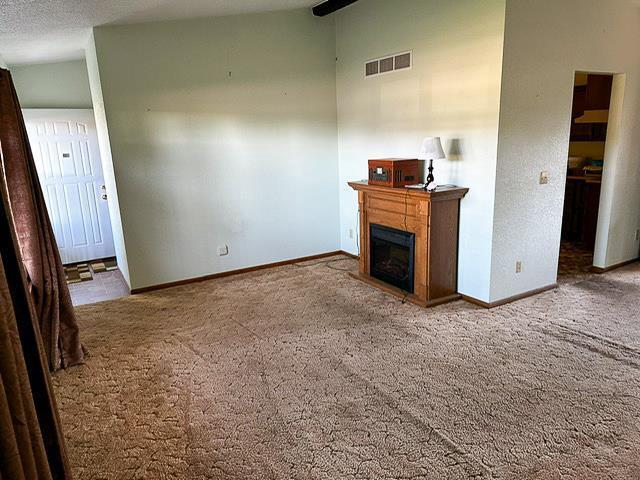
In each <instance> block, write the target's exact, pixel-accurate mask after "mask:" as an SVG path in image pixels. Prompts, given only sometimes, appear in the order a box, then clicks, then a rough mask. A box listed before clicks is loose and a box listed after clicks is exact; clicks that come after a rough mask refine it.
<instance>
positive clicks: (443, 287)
mask: <svg viewBox="0 0 640 480" xmlns="http://www.w3.org/2000/svg"><path fill="white" fill-rule="evenodd" d="M349 186H350V187H351V188H353V189H354V190H356V191H357V192H358V203H359V210H360V245H361V252H360V268H359V273H358V275H355V276H356V278H358V279H360V280H363V281H365V282H367V283H369V284H372V285H375V286H377V287H380V288H382V289H383V290H385V291H387V292H389V293H392V294H394V295H396V296H398V297H401V298H403V299H406V300H408V301H411V302H413V303H416V304H418V305H421V306H426V307H428V306H434V305H439V304H441V303H445V302H448V301H452V300H456V299H458V298H460V295H459V294H458V293H457V281H458V277H457V274H458V272H457V270H458V223H459V215H460V200H461V199H462V198H463V197H464V196H465V195H466V194H467V192H468V191H469V190H468V189H467V188H461V187H442V188H438V189H437V190H436V191H433V192H427V191H424V190H419V189H412V188H390V187H382V186H377V185H369V184H368V182H366V181H360V182H349ZM371 225H381V226H384V227H390V228H393V229H396V230H401V231H404V232H410V233H413V234H414V235H415V237H414V238H415V248H414V258H413V266H414V268H413V271H414V281H413V289H414V291H413V292H412V293H408V292H404V291H402V290H400V289H398V288H396V287H394V286H392V285H388V284H386V283H384V282H382V281H381V280H379V279H377V278H373V277H372V276H371V238H370V236H371Z"/></svg>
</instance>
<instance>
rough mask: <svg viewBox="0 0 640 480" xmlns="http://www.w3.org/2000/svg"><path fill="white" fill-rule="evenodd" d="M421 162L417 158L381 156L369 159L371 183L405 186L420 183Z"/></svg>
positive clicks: (385, 185) (394, 186)
mask: <svg viewBox="0 0 640 480" xmlns="http://www.w3.org/2000/svg"><path fill="white" fill-rule="evenodd" d="M421 181H422V179H421V178H420V162H419V161H418V160H416V159H406V158H381V159H379V160H369V185H382V186H384V187H393V188H396V187H404V186H405V185H414V184H416V183H420V182H421Z"/></svg>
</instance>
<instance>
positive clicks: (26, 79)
mask: <svg viewBox="0 0 640 480" xmlns="http://www.w3.org/2000/svg"><path fill="white" fill-rule="evenodd" d="M10 68H11V76H12V77H13V83H14V85H15V87H16V92H17V93H18V99H19V100H20V106H21V107H22V108H92V103H91V91H90V90H89V78H88V75H87V65H86V63H85V61H84V60H74V61H70V62H59V63H44V64H37V65H14V66H11V67H10Z"/></svg>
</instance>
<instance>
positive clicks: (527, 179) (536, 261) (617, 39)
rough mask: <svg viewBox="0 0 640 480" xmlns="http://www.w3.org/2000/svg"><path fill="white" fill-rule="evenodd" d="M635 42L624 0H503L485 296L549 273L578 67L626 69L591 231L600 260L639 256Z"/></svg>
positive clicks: (637, 15) (527, 285)
mask: <svg viewBox="0 0 640 480" xmlns="http://www.w3.org/2000/svg"><path fill="white" fill-rule="evenodd" d="M637 45H640V11H639V9H638V6H637V4H634V3H633V2H630V1H628V0H608V1H607V2H606V5H605V2H602V1H601V0H563V1H561V2H559V1H557V0H535V1H532V0H508V2H507V9H506V27H505V49H504V65H503V83H502V99H501V111H500V135H499V148H498V168H497V180H496V199H495V201H496V210H495V225H494V241H493V255H492V257H493V258H492V276H491V300H492V301H496V300H499V299H503V298H506V297H509V296H512V295H516V294H519V293H522V292H526V291H529V290H533V289H537V288H541V287H544V286H546V285H550V284H553V283H554V282H555V281H556V272H557V264H558V250H559V244H560V229H561V223H562V204H563V198H564V187H565V178H566V165H567V153H568V139H569V129H570V112H571V102H572V92H573V81H574V73H575V71H576V70H578V71H586V72H605V73H624V74H626V81H625V83H626V85H625V88H624V105H623V107H622V111H621V117H620V121H619V124H620V128H619V131H618V132H617V134H616V137H617V138H618V139H619V145H618V146H617V148H616V149H615V150H611V151H608V152H607V154H606V162H605V171H604V176H603V195H602V198H601V208H600V219H599V226H601V227H602V226H605V229H606V226H607V225H608V226H610V230H609V233H608V235H607V234H606V233H602V232H600V233H599V235H598V246H597V248H598V249H599V250H600V251H603V250H604V251H606V255H604V257H605V258H604V261H603V259H602V258H600V260H599V261H601V262H603V264H602V265H600V266H608V265H613V264H616V263H619V262H622V261H625V260H629V259H633V258H636V257H637V256H638V248H639V245H638V242H637V241H636V240H635V231H636V229H638V228H640V182H638V178H639V175H640V121H639V119H638V112H639V111H640V61H638V54H637V48H636V46H637ZM611 140H612V137H610V138H609V139H608V143H609V142H610V141H611ZM608 147H609V145H608ZM543 170H546V171H549V172H550V179H551V181H550V183H549V184H548V185H539V184H538V180H539V175H540V172H541V171H543ZM605 231H606V230H605ZM602 242H605V243H606V245H604V246H603V245H602ZM517 260H521V261H523V262H524V264H523V268H524V269H523V272H522V273H521V274H516V273H515V263H516V261H517Z"/></svg>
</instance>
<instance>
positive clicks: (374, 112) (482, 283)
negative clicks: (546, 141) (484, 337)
mask: <svg viewBox="0 0 640 480" xmlns="http://www.w3.org/2000/svg"><path fill="white" fill-rule="evenodd" d="M504 16H505V0H483V1H478V0H455V1H451V0H403V1H401V2H399V1H393V2H392V1H389V0H360V1H359V2H358V3H356V4H354V5H353V6H351V7H349V8H346V9H345V10H343V11H341V12H339V13H338V14H337V16H336V29H337V56H338V63H337V89H338V132H339V152H340V178H339V182H340V201H341V205H340V210H341V245H342V248H343V249H344V250H348V251H350V252H352V253H356V252H357V244H356V238H357V235H354V237H355V238H351V237H350V236H349V230H353V231H356V229H357V226H358V215H357V208H358V202H357V196H356V194H355V192H353V190H351V189H350V188H349V187H348V186H347V181H349V180H355V179H361V178H366V177H367V159H369V158H385V157H387V158H388V157H405V158H416V156H417V155H418V152H419V149H420V145H421V142H422V139H423V138H424V137H425V136H441V137H442V140H443V145H444V147H445V150H446V152H447V154H448V158H447V159H446V160H443V161H438V162H436V165H435V168H436V171H435V173H436V180H437V182H438V183H440V184H447V183H454V184H457V185H461V186H465V187H469V188H470V191H469V194H468V195H467V197H466V198H465V199H464V200H463V201H462V213H461V218H460V249H459V251H460V255H459V289H460V292H462V293H464V294H467V295H470V296H473V297H476V298H479V299H482V300H485V301H486V300H488V299H489V278H490V275H491V239H492V224H493V209H494V188H495V171H496V157H497V144H498V119H499V111H500V87H501V71H502V69H501V67H502V48H503V38H504ZM407 50H413V53H414V66H413V69H412V70H407V71H402V72H395V73H392V74H388V75H382V76H379V77H374V78H367V79H365V78H364V63H365V62H366V61H367V60H369V59H373V58H380V57H382V56H384V55H389V54H393V53H397V52H402V51H407Z"/></svg>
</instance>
